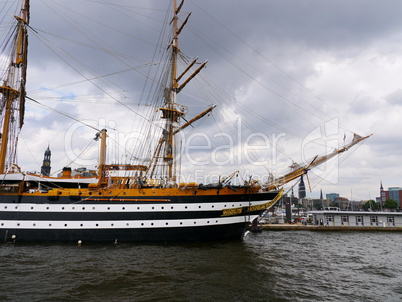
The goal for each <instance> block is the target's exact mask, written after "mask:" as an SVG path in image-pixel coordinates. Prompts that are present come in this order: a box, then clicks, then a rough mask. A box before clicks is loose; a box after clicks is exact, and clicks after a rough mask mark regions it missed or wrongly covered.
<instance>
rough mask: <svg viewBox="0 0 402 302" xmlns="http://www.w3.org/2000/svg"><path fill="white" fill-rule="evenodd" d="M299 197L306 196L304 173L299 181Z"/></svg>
mask: <svg viewBox="0 0 402 302" xmlns="http://www.w3.org/2000/svg"><path fill="white" fill-rule="evenodd" d="M299 198H300V199H302V198H306V186H305V184H304V180H303V175H302V176H301V178H300V183H299Z"/></svg>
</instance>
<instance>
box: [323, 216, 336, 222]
mask: <svg viewBox="0 0 402 302" xmlns="http://www.w3.org/2000/svg"><path fill="white" fill-rule="evenodd" d="M325 219H326V221H327V222H332V221H335V217H334V215H325Z"/></svg>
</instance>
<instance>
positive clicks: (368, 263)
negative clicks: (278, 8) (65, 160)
mask: <svg viewBox="0 0 402 302" xmlns="http://www.w3.org/2000/svg"><path fill="white" fill-rule="evenodd" d="M401 251H402V233H384V232H380V233H376V232H361V233H359V232H330V233H329V232H323V233H321V232H309V231H284V232H273V231H263V232H262V233H256V234H253V233H251V234H249V235H248V236H247V237H246V238H245V240H244V241H243V242H219V243H218V242H212V243H211V242H209V243H180V244H176V243H175V244H166V245H165V244H110V245H98V244H85V243H84V244H83V245H81V246H78V245H75V244H40V245H39V244H18V243H15V244H0V267H1V271H0V274H1V275H0V301H227V302H229V301H401V300H402V261H401Z"/></svg>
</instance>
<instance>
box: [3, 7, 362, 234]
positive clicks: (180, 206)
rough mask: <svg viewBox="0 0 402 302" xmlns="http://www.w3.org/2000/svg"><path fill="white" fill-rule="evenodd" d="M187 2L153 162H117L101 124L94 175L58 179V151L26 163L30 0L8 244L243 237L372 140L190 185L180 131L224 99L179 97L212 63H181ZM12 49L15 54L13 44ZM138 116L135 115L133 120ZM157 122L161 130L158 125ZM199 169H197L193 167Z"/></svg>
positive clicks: (7, 148) (9, 88)
mask: <svg viewBox="0 0 402 302" xmlns="http://www.w3.org/2000/svg"><path fill="white" fill-rule="evenodd" d="M182 6H183V2H181V3H176V0H174V1H173V2H172V5H171V9H170V13H171V15H170V17H169V18H167V19H166V20H167V21H166V24H169V25H170V26H171V27H172V30H171V37H170V38H169V40H170V43H169V45H167V47H166V51H167V55H166V57H165V58H166V64H165V68H163V70H162V71H163V72H164V76H161V78H160V79H162V81H159V82H158V84H156V85H157V86H158V87H157V90H158V91H159V92H160V97H159V98H157V99H155V102H154V104H153V109H152V110H150V112H153V114H154V115H156V116H157V119H158V121H155V120H151V118H149V119H146V120H145V121H146V122H149V123H150V124H151V126H149V127H148V128H147V127H144V128H143V131H144V132H145V131H148V130H147V129H152V131H154V132H153V133H154V134H153V135H149V136H148V137H149V138H150V140H154V143H153V144H151V143H149V145H147V146H148V147H149V146H152V147H153V150H152V152H149V151H147V152H148V153H149V154H150V156H149V159H147V160H141V156H144V153H143V154H139V155H138V156H137V157H133V162H131V163H127V162H124V163H119V162H114V163H109V162H107V158H108V139H109V137H108V129H106V128H102V129H96V130H94V133H93V135H94V137H95V140H96V141H97V142H98V144H99V155H98V157H99V159H98V165H97V169H96V171H95V172H94V173H92V174H90V175H86V176H83V175H73V173H72V170H71V168H70V167H65V168H64V169H63V171H62V173H61V174H60V175H59V176H57V177H52V176H50V175H49V171H50V170H49V168H48V166H49V165H50V150H49V148H48V150H47V151H46V152H47V153H45V159H44V162H43V166H42V169H41V173H29V172H26V171H24V170H23V167H19V166H18V165H17V164H16V163H17V158H16V157H17V142H18V134H19V133H20V130H21V128H22V127H23V125H24V113H25V102H26V100H27V99H29V100H33V99H32V98H30V96H29V95H28V94H27V89H26V86H27V82H26V81H27V79H29V78H28V77H27V73H28V72H27V71H29V69H28V32H30V31H35V29H33V28H31V27H30V23H29V19H30V4H29V1H27V0H25V1H23V3H22V8H21V13H20V15H19V16H15V17H14V21H15V27H14V29H12V30H11V31H10V34H9V35H8V36H7V37H6V42H4V43H3V44H2V46H3V48H2V49H4V51H3V52H2V54H1V55H2V62H4V61H5V59H7V60H6V61H7V64H6V66H2V70H1V75H0V76H1V78H0V82H1V83H0V85H1V86H0V94H1V105H0V107H1V108H0V109H1V130H0V131H1V148H0V179H1V183H0V241H3V242H8V241H13V242H34V241H42V242H135V241H201V240H203V241H205V240H228V239H230V240H232V239H234V240H241V239H242V238H243V237H244V235H245V233H246V231H247V229H248V228H249V226H250V224H252V222H253V221H256V220H258V219H259V217H260V216H261V214H262V213H263V212H264V211H266V210H268V209H269V208H270V207H272V206H273V205H274V204H275V203H276V202H277V201H278V200H280V198H281V197H282V194H283V192H284V186H285V184H287V183H288V182H290V181H293V180H297V179H298V178H300V177H301V176H302V175H304V174H306V173H307V172H308V171H309V170H310V169H312V168H314V167H315V166H317V165H320V164H322V163H323V162H325V161H327V160H329V159H331V158H333V157H335V156H337V155H339V154H340V153H343V152H344V151H346V150H348V149H349V148H351V147H352V146H353V145H355V144H357V143H360V142H361V141H363V140H365V139H366V138H367V136H366V137H360V136H358V135H355V136H354V138H353V141H352V142H351V143H349V144H347V145H345V146H344V147H342V148H339V149H336V150H334V151H333V152H330V153H329V154H326V155H323V156H316V157H314V158H313V159H312V160H311V161H310V162H308V163H307V164H301V165H296V164H295V165H292V168H291V170H290V172H288V173H285V174H284V175H282V176H277V177H271V178H270V179H269V180H267V181H265V182H263V181H260V180H253V179H251V178H250V179H247V180H244V181H243V182H242V183H233V182H232V179H233V177H234V176H235V175H236V174H237V173H238V171H235V172H233V173H232V174H230V175H228V176H226V177H222V178H219V179H218V180H217V181H216V182H214V183H210V184H201V183H195V182H183V181H181V180H180V179H181V178H180V173H181V168H180V164H181V159H180V152H182V148H181V147H180V146H179V140H178V139H177V136H178V135H184V134H183V133H185V131H186V130H188V128H189V127H193V124H195V122H196V121H198V120H200V119H202V118H206V119H207V118H208V117H207V116H208V115H210V114H211V113H212V112H213V110H216V109H215V108H216V107H219V104H216V105H215V104H214V105H211V106H210V107H209V108H207V109H206V110H204V111H203V112H201V113H199V114H198V115H196V116H194V117H192V118H187V117H186V115H187V111H188V110H187V107H186V106H184V105H181V104H180V103H179V98H178V95H179V94H180V93H181V92H182V91H183V89H184V88H185V86H187V84H188V83H189V82H191V81H192V79H194V78H195V77H197V76H198V75H199V73H201V72H202V70H203V69H204V67H205V65H206V64H207V62H206V61H205V62H201V63H199V62H198V59H197V58H195V59H193V60H189V61H188V65H187V66H186V67H185V68H183V70H179V64H178V61H179V60H180V58H181V57H182V56H183V54H182V52H181V50H180V48H179V44H178V40H179V34H180V33H181V31H182V30H183V27H184V25H185V24H186V23H187V21H188V16H185V17H184V18H183V19H181V17H182V15H181V14H180V11H181V8H182ZM6 50H7V51H6ZM128 118H135V117H128ZM155 129H156V130H155ZM155 133H156V134H157V135H156V134H155ZM186 169H187V170H191V167H187V168H186Z"/></svg>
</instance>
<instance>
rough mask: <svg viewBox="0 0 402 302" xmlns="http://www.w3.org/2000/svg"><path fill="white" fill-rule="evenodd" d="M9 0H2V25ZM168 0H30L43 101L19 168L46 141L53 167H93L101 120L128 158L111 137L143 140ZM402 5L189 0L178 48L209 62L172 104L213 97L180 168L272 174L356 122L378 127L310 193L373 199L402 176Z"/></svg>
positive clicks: (131, 143) (348, 134) (118, 153)
mask: <svg viewBox="0 0 402 302" xmlns="http://www.w3.org/2000/svg"><path fill="white" fill-rule="evenodd" d="M17 2H18V1H2V2H1V3H0V5H3V9H2V13H1V18H2V19H1V20H2V23H4V22H5V21H6V20H9V19H10V20H11V19H12V18H11V16H12V15H13V14H15V12H11V11H9V10H6V9H4V8H5V7H11V6H12V5H13V4H15V3H17ZM169 8H170V6H169V1H167V0H164V1H162V0H152V1H144V0H142V1H140V0H138V1H136V0H133V1H124V0H115V1H108V0H99V1H95V0H92V1H83V0H80V1H78V0H71V1H69V2H68V4H67V3H66V2H65V1H62V0H53V1H48V0H41V1H39V0H34V1H31V19H30V26H31V28H32V29H33V30H31V31H30V33H29V39H30V40H29V41H30V42H29V43H30V44H29V45H30V49H29V67H28V84H27V85H28V86H27V88H28V92H27V94H28V96H29V97H31V98H33V99H35V100H36V101H38V102H39V103H40V104H42V105H38V104H37V103H35V102H32V101H28V103H27V111H26V117H25V125H24V128H23V129H22V131H21V135H20V139H19V147H18V148H19V149H18V150H19V151H18V152H19V159H18V164H19V166H21V167H22V169H23V170H26V171H39V169H40V166H41V164H42V160H43V153H44V151H45V150H46V148H47V147H48V146H50V149H51V151H52V172H55V173H56V172H57V171H60V169H61V168H62V167H64V166H71V167H73V168H77V167H81V166H87V167H95V166H96V163H97V152H98V150H97V143H96V142H95V141H94V140H93V137H94V136H95V134H96V130H95V129H101V128H107V129H108V133H109V138H110V140H109V143H108V146H109V155H110V158H112V157H113V158H114V159H113V160H114V161H127V160H128V159H129V157H133V156H134V155H133V154H132V153H130V152H126V151H124V150H123V149H122V148H121V147H114V146H113V142H114V141H118V142H119V144H120V146H125V147H127V148H128V149H130V148H131V149H138V146H136V144H137V145H138V144H139V141H140V138H143V134H142V129H143V128H141V127H142V126H141V125H142V124H143V123H144V122H146V121H145V120H144V117H143V115H144V113H145V112H146V111H147V110H149V108H148V107H149V105H150V100H151V98H150V97H149V96H150V91H151V90H152V83H153V82H152V81H151V80H150V79H151V77H152V75H153V74H154V72H156V71H157V70H158V67H159V66H162V64H161V61H160V58H161V56H160V49H164V48H165V49H166V48H167V42H166V40H161V30H162V29H163V28H164V27H166V26H167V25H169V22H170V20H166V19H165V17H166V10H167V9H169ZM401 11H402V2H401V1H399V0H388V1H379V0H364V1H363V0H355V1H346V0H336V1H335V0H304V1H290V0H280V1H279V0H275V1H274V0H254V1H237V0H231V1H229V0H219V1H216V0H214V1H212V0H203V1H196V0H187V1H186V2H185V3H184V5H183V8H182V10H181V12H180V14H179V23H180V24H181V23H182V22H183V20H184V19H185V18H186V16H187V13H188V12H192V14H191V16H190V18H189V21H188V23H187V24H186V26H185V28H184V29H183V30H182V32H181V34H180V40H179V48H180V49H181V51H182V53H183V54H185V55H186V56H188V57H189V58H193V57H198V58H199V59H198V60H199V61H200V62H203V61H205V60H208V63H207V66H206V68H204V69H203V70H202V71H201V73H200V75H199V77H200V78H201V80H200V81H199V80H198V79H197V80H194V81H192V82H191V83H190V84H189V85H188V87H186V91H183V92H182V93H180V94H179V100H178V102H179V103H180V104H186V105H187V106H188V111H189V113H188V116H189V118H191V117H193V116H195V115H196V114H197V113H199V112H201V111H202V110H205V109H206V108H208V106H210V105H215V104H216V105H217V107H216V108H215V109H214V110H213V112H212V114H211V115H210V116H208V117H205V118H204V119H203V120H202V121H198V122H196V123H195V124H194V128H191V127H189V128H188V129H186V130H183V131H182V133H180V135H181V139H182V148H183V150H184V156H183V157H182V159H181V160H182V166H183V169H182V175H183V179H184V180H186V181H197V182H206V181H213V180H215V181H217V180H218V179H217V178H218V177H219V176H222V177H223V176H224V175H229V174H231V173H232V172H234V171H236V170H240V172H239V174H240V175H241V177H242V178H243V179H248V178H250V177H252V178H259V179H267V177H268V176H269V174H270V173H274V174H275V173H280V172H283V171H285V172H286V171H288V170H289V166H290V165H291V164H292V162H297V163H302V162H309V161H311V159H312V158H314V156H315V155H317V154H322V153H326V152H331V151H332V150H333V149H334V148H336V147H342V146H343V145H344V144H345V143H347V142H349V141H350V140H351V139H352V137H353V133H357V134H359V135H361V136H366V135H370V134H373V135H372V136H371V137H370V138H369V139H367V140H366V141H365V142H364V144H362V145H359V146H358V147H355V148H353V149H352V150H349V151H348V152H346V153H345V154H343V155H342V156H340V157H339V158H338V159H335V160H333V161H331V162H330V163H329V164H327V165H324V166H323V167H320V168H318V169H315V170H312V171H310V172H309V173H308V183H309V184H310V186H311V192H310V190H309V189H308V191H309V192H308V193H307V195H308V196H309V197H318V196H319V195H320V190H322V192H323V194H324V196H325V194H327V193H334V192H335V193H339V194H340V196H343V197H346V198H349V199H352V200H367V199H374V198H375V197H378V196H379V187H380V182H382V184H383V186H384V188H388V187H399V186H400V187H402V175H401V171H402V161H401V156H400V153H401V152H400V150H401V149H402V148H401V147H402V146H401V144H402V133H401V128H402V127H401V124H402V122H401V119H400V116H402V83H401V81H400V78H401V77H400V73H401V72H402V19H401V18H400V13H401ZM0 29H1V33H0V37H3V32H4V31H5V27H4V26H3V25H2V26H1V27H0ZM158 46H159V48H158ZM201 83H206V86H202V87H203V88H199V87H201V86H200V85H201ZM213 93H214V96H212V94H213ZM48 107H50V108H53V110H49V109H48ZM71 117H73V119H72V118H71ZM87 125H89V126H92V128H91V127H88V126H87ZM94 128H95V129H94ZM140 144H141V143H140ZM206 175H208V177H206ZM305 181H306V180H305ZM307 188H309V185H308V184H307ZM294 190H295V193H297V185H296V187H295V188H294Z"/></svg>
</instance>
